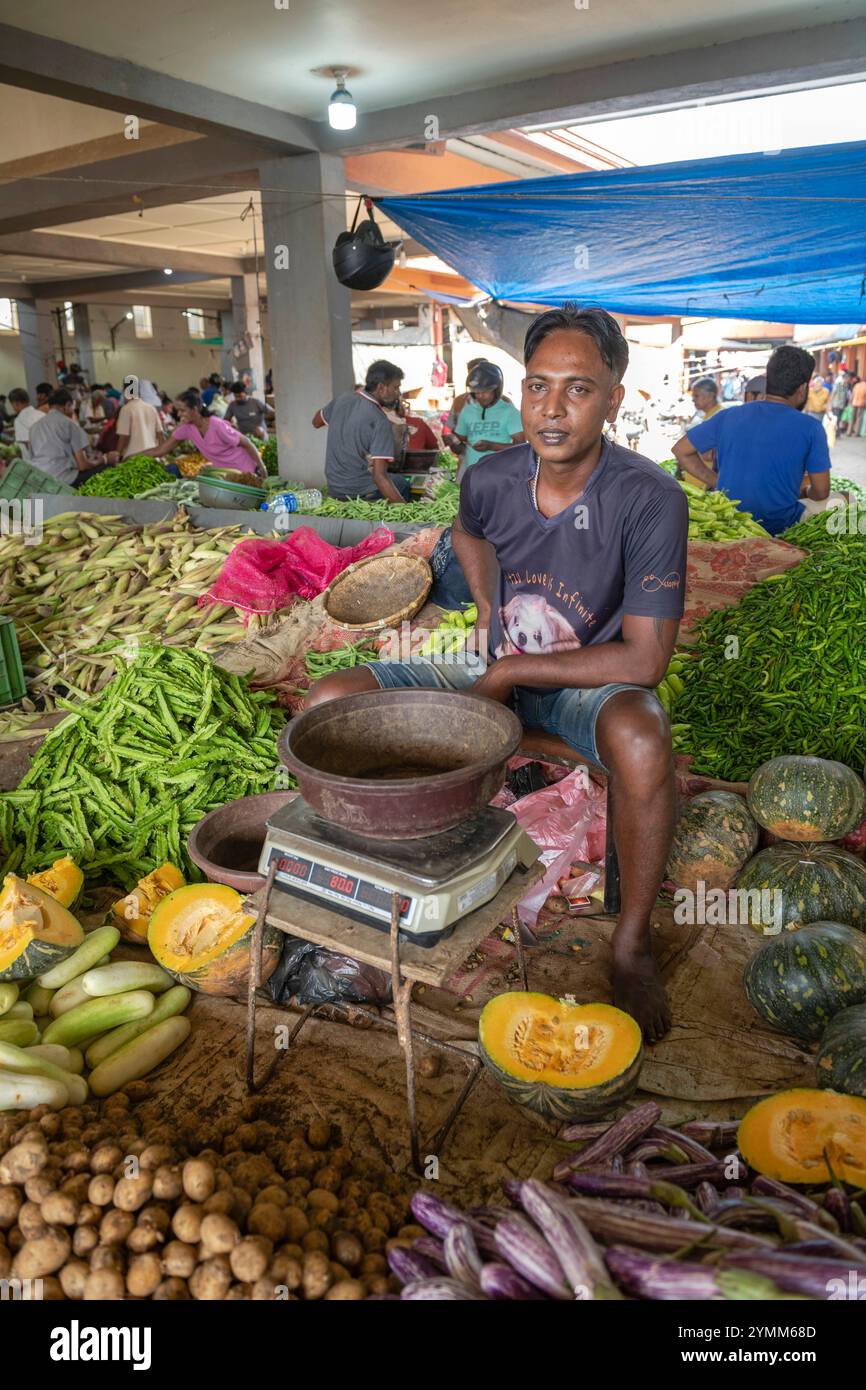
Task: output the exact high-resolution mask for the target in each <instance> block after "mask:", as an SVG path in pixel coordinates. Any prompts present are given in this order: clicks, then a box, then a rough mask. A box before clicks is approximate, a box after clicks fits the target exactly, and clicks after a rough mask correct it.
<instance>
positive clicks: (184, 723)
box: [0, 647, 285, 889]
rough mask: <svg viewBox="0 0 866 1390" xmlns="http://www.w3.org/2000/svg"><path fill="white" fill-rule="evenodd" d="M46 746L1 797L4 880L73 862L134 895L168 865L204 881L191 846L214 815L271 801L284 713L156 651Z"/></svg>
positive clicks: (224, 679) (146, 653) (170, 651)
mask: <svg viewBox="0 0 866 1390" xmlns="http://www.w3.org/2000/svg"><path fill="white" fill-rule="evenodd" d="M117 666H118V674H117V675H116V676H115V678H114V680H113V681H111V682H110V684H109V685H107V686H106V687H105V689H104V690H103V691H102V692H101V694H99V695H97V696H94V697H92V698H91V699H89V700H85V701H84V702H83V703H81V704H78V705H75V706H72V707H71V708H72V711H73V712H72V713H71V714H70V715H69V716H68V718H66V719H64V720H63V722H62V724H58V725H57V726H56V728H55V729H54V730H52V732H51V733H50V734H48V736H47V737H46V738H45V740H44V741H43V743H42V745H41V746H40V748H39V751H38V753H37V754H36V756H35V758H34V759H33V762H32V764H31V766H30V770H29V772H28V773H27V774H26V776H25V777H24V778H23V780H22V781H21V783H20V785H19V787H18V789H17V790H16V791H13V792H5V793H3V794H2V795H0V839H2V841H3V846H4V849H5V852H6V862H5V865H4V867H3V870H2V872H3V873H4V874H5V873H10V872H12V871H13V870H16V871H18V872H23V873H25V874H26V873H30V872H31V871H32V870H34V869H41V868H44V867H45V866H46V865H48V864H51V863H53V861H54V860H55V859H57V858H60V857H62V856H63V855H66V854H69V855H71V856H72V857H73V858H74V859H75V861H76V863H77V864H78V865H79V867H80V868H81V869H82V870H83V871H84V873H85V874H86V875H94V876H95V877H96V878H102V877H105V878H108V879H110V880H111V881H112V882H119V883H121V884H122V885H123V887H124V888H126V889H130V888H132V887H133V886H134V885H135V884H136V882H137V881H138V879H139V878H142V877H143V876H144V875H145V874H149V873H150V872H151V871H152V870H153V869H155V868H158V866H159V865H160V864H163V863H165V861H166V860H170V861H171V862H172V863H174V864H176V865H177V866H178V868H179V869H181V870H182V871H183V872H184V873H185V874H186V876H187V877H189V878H192V879H200V878H201V874H200V873H199V872H198V870H197V869H196V868H195V866H194V865H193V864H192V862H191V860H190V859H189V857H188V855H187V852H186V837H187V835H188V834H189V832H190V830H192V828H193V826H194V825H195V824H196V822H197V821H199V820H201V818H202V816H204V815H206V814H207V812H208V811H212V810H214V808H215V807H217V806H222V805H223V804H224V803H225V802H227V801H233V800H234V799H235V798H236V797H240V796H250V795H253V794H254V793H256V792H263V791H270V790H272V789H273V786H274V780H275V774H276V772H277V769H278V767H279V758H278V755H277V735H278V733H279V731H280V729H281V728H282V727H283V724H284V723H285V716H284V712H283V711H281V710H280V709H279V708H278V707H277V706H276V705H275V702H274V697H273V695H272V694H271V693H270V692H269V691H257V692H255V693H254V694H253V693H251V692H250V691H249V689H248V688H247V686H246V684H245V683H244V682H242V681H241V680H240V678H239V677H238V676H234V675H229V674H228V673H227V672H225V671H222V670H220V669H219V668H218V667H216V666H214V664H213V662H212V661H211V659H210V658H209V657H207V656H205V655H204V654H203V653H201V652H195V651H184V650H182V649H175V648H168V647H147V648H144V649H143V651H142V653H141V655H140V656H139V657H137V658H136V660H135V661H133V662H131V663H130V665H129V666H126V665H124V663H123V662H122V661H121V660H118V663H117Z"/></svg>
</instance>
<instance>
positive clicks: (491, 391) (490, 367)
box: [454, 361, 526, 475]
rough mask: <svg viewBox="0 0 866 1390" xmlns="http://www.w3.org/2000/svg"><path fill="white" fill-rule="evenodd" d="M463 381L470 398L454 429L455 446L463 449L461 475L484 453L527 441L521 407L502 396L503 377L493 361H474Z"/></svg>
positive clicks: (484, 454)
mask: <svg viewBox="0 0 866 1390" xmlns="http://www.w3.org/2000/svg"><path fill="white" fill-rule="evenodd" d="M466 385H467V387H468V388H469V399H468V400H467V402H466V404H465V405H464V407H463V409H462V410H461V412H460V415H459V416H458V419H457V426H456V428H455V430H454V436H455V438H456V440H457V444H458V448H459V449H461V450H462V451H463V464H462V467H461V469H460V473H461V475H462V474H463V473H465V472H466V470H467V469H468V468H471V467H472V465H473V464H474V463H477V462H478V460H479V459H482V458H484V457H485V456H486V455H487V454H494V453H498V452H499V451H500V450H501V449H510V448H511V446H512V444H524V443H525V442H526V435H525V434H524V433H523V422H522V420H521V418H520V411H519V410H518V409H517V406H516V405H512V404H511V401H506V400H503V399H502V391H503V388H504V385H505V381H504V379H503V376H502V372H501V371H500V369H499V368H498V367H497V366H496V365H495V363H493V362H486V361H481V362H479V363H477V365H476V366H475V367H473V369H472V371H471V372H470V374H469V377H468V379H467V382H466Z"/></svg>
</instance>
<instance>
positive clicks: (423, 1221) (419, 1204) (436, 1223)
mask: <svg viewBox="0 0 866 1390" xmlns="http://www.w3.org/2000/svg"><path fill="white" fill-rule="evenodd" d="M410 1206H411V1208H412V1215H413V1216H414V1217H415V1220H416V1221H417V1222H418V1225H419V1226H423V1227H424V1228H425V1230H427V1231H430V1232H431V1234H432V1235H434V1236H439V1238H440V1240H441V1239H444V1237H445V1236H446V1235H447V1234H448V1231H449V1230H450V1228H451V1227H452V1226H453V1225H454V1222H455V1221H465V1220H466V1216H465V1214H464V1213H463V1212H462V1211H460V1210H459V1209H458V1208H457V1207H452V1206H451V1204H450V1202H443V1201H442V1198H441V1197H434V1195H433V1193H432V1192H425V1191H423V1189H419V1190H418V1191H417V1192H413V1194H412V1201H411V1202H410Z"/></svg>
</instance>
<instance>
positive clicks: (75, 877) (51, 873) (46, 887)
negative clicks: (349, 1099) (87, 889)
mask: <svg viewBox="0 0 866 1390" xmlns="http://www.w3.org/2000/svg"><path fill="white" fill-rule="evenodd" d="M27 882H28V883H32V884H33V885H34V887H36V888H41V889H42V891H43V893H49V894H50V895H51V897H52V898H56V899H57V901H58V902H59V903H60V904H61V905H62V906H63V907H71V906H72V904H73V903H74V902H75V899H76V898H77V897H78V894H79V893H80V892H81V889H82V888H83V887H84V874H83V873H82V872H81V870H80V869H79V867H78V865H77V864H76V863H75V860H74V859H70V858H69V855H68V854H67V855H65V856H64V857H63V859H55V861H54V863H53V864H52V865H51V868H50V869H43V870H42V872H41V873H39V874H28V875H27Z"/></svg>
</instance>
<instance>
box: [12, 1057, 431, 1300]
mask: <svg viewBox="0 0 866 1390" xmlns="http://www.w3.org/2000/svg"><path fill="white" fill-rule="evenodd" d="M146 1094H147V1083H145V1082H132V1083H130V1085H129V1086H127V1087H126V1089H125V1090H124V1091H119V1092H117V1093H116V1094H114V1095H112V1096H110V1097H109V1098H108V1100H106V1101H105V1102H103V1103H102V1104H101V1105H99V1106H97V1105H95V1104H91V1105H83V1106H68V1107H66V1108H65V1109H63V1110H61V1111H59V1112H58V1111H52V1110H49V1109H48V1108H47V1107H46V1106H44V1105H43V1106H37V1107H36V1108H35V1109H33V1110H31V1111H29V1113H26V1114H15V1115H12V1114H10V1115H5V1116H2V1117H0V1155H2V1158H0V1278H4V1279H5V1278H13V1279H20V1280H35V1279H39V1280H41V1281H42V1297H43V1298H44V1299H84V1300H102V1299H125V1298H138V1299H140V1298H152V1299H172V1300H175V1299H201V1300H214V1299H231V1300H235V1299H257V1300H261V1299H271V1300H272V1299H277V1300H289V1299H291V1300H297V1299H326V1300H343V1299H363V1298H367V1297H370V1296H373V1295H383V1294H388V1293H393V1292H394V1291H395V1290H396V1289H397V1288H398V1285H397V1284H396V1283H395V1282H394V1280H393V1277H392V1276H391V1275H390V1274H389V1271H388V1264H387V1259H386V1255H387V1252H388V1251H389V1250H390V1249H392V1248H393V1246H394V1245H395V1244H396V1245H401V1246H406V1247H409V1246H411V1245H412V1242H413V1240H415V1238H416V1237H418V1236H420V1235H422V1234H423V1231H422V1230H421V1227H420V1226H416V1225H412V1224H411V1218H410V1216H409V1205H408V1193H407V1191H406V1190H405V1189H404V1186H403V1183H402V1181H401V1179H400V1178H398V1177H396V1176H395V1175H393V1174H388V1173H386V1172H385V1170H384V1169H382V1170H381V1171H380V1172H375V1171H371V1169H370V1166H369V1164H367V1163H366V1162H365V1165H364V1171H363V1174H359V1173H356V1172H355V1171H354V1165H353V1159H352V1154H351V1152H350V1150H349V1149H348V1148H345V1147H343V1146H342V1145H341V1144H339V1142H338V1139H337V1136H336V1135H334V1134H333V1133H332V1129H331V1126H330V1125H329V1124H328V1123H327V1122H325V1121H321V1120H316V1121H313V1123H312V1124H310V1125H309V1126H306V1127H305V1126H303V1125H297V1126H295V1127H293V1128H291V1129H289V1130H288V1132H286V1129H285V1127H284V1126H279V1125H276V1124H272V1123H269V1122H267V1121H265V1120H262V1119H257V1118H256V1116H257V1115H258V1114H259V1113H260V1106H261V1102H260V1101H258V1100H251V1101H247V1102H245V1103H244V1105H243V1106H242V1108H241V1113H240V1119H238V1117H237V1116H234V1117H233V1118H231V1119H230V1120H226V1121H224V1122H223V1123H222V1124H221V1125H220V1126H219V1127H218V1128H217V1130H216V1132H215V1133H214V1134H213V1135H210V1136H208V1137H207V1138H203V1137H202V1136H201V1135H199V1134H197V1133H195V1132H193V1131H191V1130H186V1131H180V1132H178V1131H177V1130H176V1128H173V1127H172V1126H171V1125H169V1124H158V1125H148V1126H146V1127H144V1126H142V1124H141V1122H140V1121H139V1119H138V1117H137V1116H136V1114H135V1112H134V1109H133V1106H134V1103H135V1102H136V1101H137V1100H138V1099H141V1098H143V1097H144V1095H146ZM205 1144H207V1145H208V1147H203V1146H204V1145H205ZM25 1296H26V1295H25ZM33 1296H36V1295H35V1294H34V1295H33Z"/></svg>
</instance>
